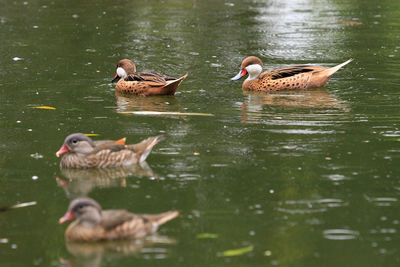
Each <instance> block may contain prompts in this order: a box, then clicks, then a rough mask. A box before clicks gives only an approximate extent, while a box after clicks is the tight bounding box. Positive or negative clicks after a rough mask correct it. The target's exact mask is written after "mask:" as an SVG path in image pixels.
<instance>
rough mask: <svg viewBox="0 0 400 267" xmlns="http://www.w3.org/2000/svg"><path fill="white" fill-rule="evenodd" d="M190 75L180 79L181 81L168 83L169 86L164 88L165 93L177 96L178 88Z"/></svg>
mask: <svg viewBox="0 0 400 267" xmlns="http://www.w3.org/2000/svg"><path fill="white" fill-rule="evenodd" d="M188 75H189V74H187V73H186V74H185V75H183V76H182V77H180V78H179V79H176V80H172V81H167V85H166V86H165V87H164V88H165V91H167V92H168V94H170V95H173V94H175V92H176V88H178V86H179V85H180V84H181V83H182V81H183V80H184V79H186V77H187V76H188Z"/></svg>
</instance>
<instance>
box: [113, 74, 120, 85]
mask: <svg viewBox="0 0 400 267" xmlns="http://www.w3.org/2000/svg"><path fill="white" fill-rule="evenodd" d="M119 79H121V77H119V76H118V73H115V76H114V79H113V80H112V81H111V82H112V83H113V82H118V81H119Z"/></svg>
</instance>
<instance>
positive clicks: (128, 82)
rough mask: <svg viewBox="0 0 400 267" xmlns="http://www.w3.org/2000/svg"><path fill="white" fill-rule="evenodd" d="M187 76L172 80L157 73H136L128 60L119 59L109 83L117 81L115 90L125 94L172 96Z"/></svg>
mask: <svg viewBox="0 0 400 267" xmlns="http://www.w3.org/2000/svg"><path fill="white" fill-rule="evenodd" d="M187 76H188V74H185V75H184V76H182V77H180V78H178V79H177V78H173V77H170V76H167V75H164V74H161V73H158V72H136V66H135V64H134V63H133V62H132V61H131V60H129V59H121V60H120V61H118V63H117V70H116V74H115V77H114V79H113V80H112V81H111V82H116V81H118V83H117V85H116V86H115V90H116V91H117V92H120V93H125V94H135V95H142V96H151V95H174V94H175V92H176V88H177V87H178V86H179V85H180V84H181V82H182V81H183V80H184V79H185V78H186V77H187Z"/></svg>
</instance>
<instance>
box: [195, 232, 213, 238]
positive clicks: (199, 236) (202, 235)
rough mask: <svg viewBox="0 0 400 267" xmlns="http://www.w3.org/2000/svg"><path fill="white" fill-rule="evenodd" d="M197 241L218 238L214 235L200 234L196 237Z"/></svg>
mask: <svg viewBox="0 0 400 267" xmlns="http://www.w3.org/2000/svg"><path fill="white" fill-rule="evenodd" d="M196 238H197V239H208V238H209V239H214V238H218V235H217V234H213V233H202V234H198V235H196Z"/></svg>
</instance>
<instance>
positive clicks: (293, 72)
mask: <svg viewBox="0 0 400 267" xmlns="http://www.w3.org/2000/svg"><path fill="white" fill-rule="evenodd" d="M351 61H352V59H349V60H347V61H346V62H344V63H342V64H339V65H337V66H335V67H332V68H327V67H321V66H312V65H293V66H286V67H281V68H276V69H269V70H266V71H265V72H263V73H261V72H262V69H263V63H262V61H261V59H259V58H258V57H255V56H250V57H247V58H245V59H244V60H243V61H242V65H241V66H240V71H239V73H238V74H237V75H236V76H235V77H233V78H232V79H231V80H239V79H240V78H242V77H243V76H244V75H246V74H247V73H248V74H249V77H247V79H246V80H245V81H244V82H243V84H242V88H243V90H245V91H278V90H294V89H307V88H315V87H321V86H323V85H324V84H326V83H327V82H328V80H329V79H330V78H331V76H332V75H333V74H334V73H335V72H336V71H338V70H339V69H340V68H341V67H343V66H344V65H346V64H348V63H350V62H351Z"/></svg>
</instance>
